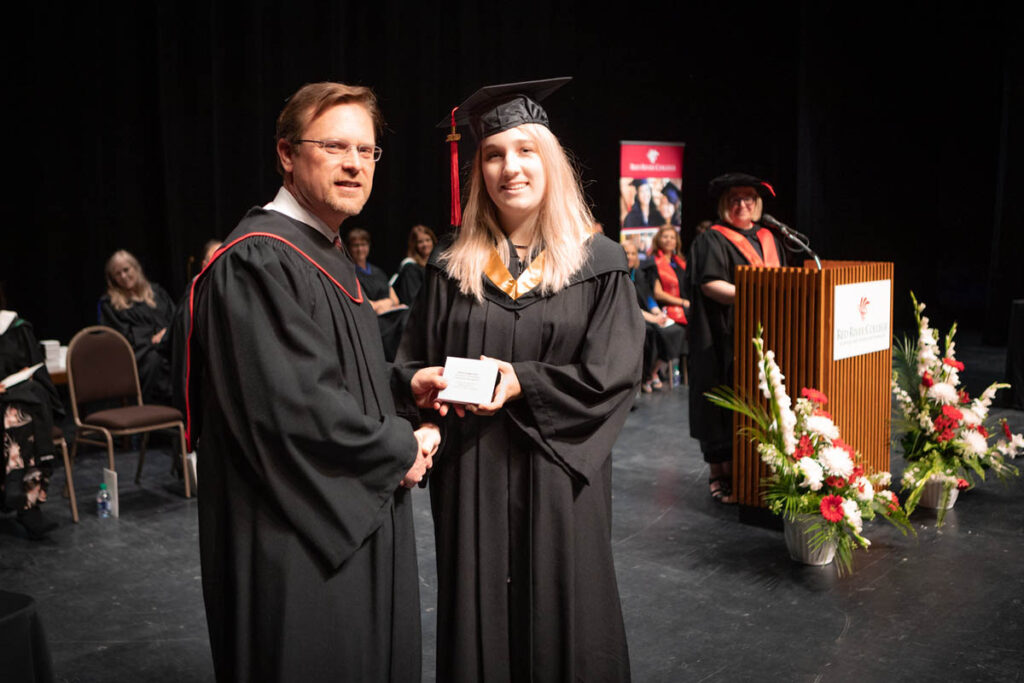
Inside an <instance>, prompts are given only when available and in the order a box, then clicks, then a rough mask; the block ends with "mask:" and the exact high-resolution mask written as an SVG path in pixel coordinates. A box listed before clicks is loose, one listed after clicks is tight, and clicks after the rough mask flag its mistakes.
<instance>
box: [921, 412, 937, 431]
mask: <svg viewBox="0 0 1024 683" xmlns="http://www.w3.org/2000/svg"><path fill="white" fill-rule="evenodd" d="M917 423H918V424H919V425H921V429H922V430H924V432H925V433H926V434H931V433H933V432H934V431H935V423H934V422H932V419H931V418H930V417H928V413H921V417H920V418H918V420H917Z"/></svg>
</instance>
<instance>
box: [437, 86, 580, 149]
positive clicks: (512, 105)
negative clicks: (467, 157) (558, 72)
mask: <svg viewBox="0 0 1024 683" xmlns="http://www.w3.org/2000/svg"><path fill="white" fill-rule="evenodd" d="M571 80H572V78H571V77H568V76H565V77H562V78H545V79H542V80H539V81H522V82H520V83H501V84H499V85H485V86H484V87H482V88H480V89H479V90H477V91H476V92H475V93H473V94H472V95H470V96H469V98H468V99H466V101H465V102H463V103H462V104H460V105H459V106H458V107H457V108H456V109H455V111H454V112H453V113H454V118H455V121H454V123H455V125H456V126H465V125H469V127H470V129H471V130H472V131H473V137H475V138H476V141H477V142H480V141H481V140H483V139H484V138H486V137H487V136H489V135H494V134H495V133H501V132H502V131H506V130H509V129H510V128H515V127H516V126H520V125H522V124H524V123H539V124H541V125H542V126H548V115H547V112H545V111H544V109H543V108H542V107H541V106H540V104H538V103H539V102H541V101H543V100H544V99H545V98H546V97H547V96H548V95H550V94H551V93H553V92H555V91H556V90H558V89H559V88H561V87H562V86H563V85H565V84H566V83H568V82H569V81H571ZM451 125H452V120H451V117H450V116H449V117H447V118H445V119H444V120H443V121H441V123H439V124H437V127H438V128H447V127H448V126H451Z"/></svg>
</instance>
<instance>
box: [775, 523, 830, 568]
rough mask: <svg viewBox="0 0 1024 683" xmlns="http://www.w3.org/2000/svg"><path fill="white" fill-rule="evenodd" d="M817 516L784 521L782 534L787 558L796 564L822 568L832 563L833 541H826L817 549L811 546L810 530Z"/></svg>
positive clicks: (812, 536)
mask: <svg viewBox="0 0 1024 683" xmlns="http://www.w3.org/2000/svg"><path fill="white" fill-rule="evenodd" d="M819 519H820V517H819V516H818V515H800V516H798V517H797V518H796V519H795V520H793V521H790V520H788V519H786V520H784V523H783V533H784V535H785V537H786V548H787V549H788V550H789V556H790V557H791V558H792V559H793V560H794V561H796V562H802V563H803V564H809V565H813V566H822V565H826V564H829V563H831V562H832V559H833V558H834V557H835V555H836V544H835V541H827V542H825V543H824V544H822V545H821V546H820V547H818V548H814V547H812V545H811V541H812V539H813V538H814V533H815V532H812V531H810V528H811V527H812V526H813V525H814V524H815V523H816V522H817V521H819Z"/></svg>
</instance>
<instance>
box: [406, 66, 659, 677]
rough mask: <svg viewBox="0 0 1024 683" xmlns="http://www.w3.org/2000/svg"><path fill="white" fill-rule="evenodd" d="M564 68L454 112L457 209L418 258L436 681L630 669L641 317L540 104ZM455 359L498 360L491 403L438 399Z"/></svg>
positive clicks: (414, 325)
mask: <svg viewBox="0 0 1024 683" xmlns="http://www.w3.org/2000/svg"><path fill="white" fill-rule="evenodd" d="M564 80H568V79H554V80H553V81H541V82H531V83H519V84H511V85H504V86H491V87H489V88H484V89H483V90H481V91H480V92H478V93H477V94H475V95H474V96H473V97H471V98H470V99H469V100H467V101H466V102H465V103H463V105H462V106H461V107H460V108H459V112H458V120H459V121H461V122H468V123H469V124H470V125H471V126H472V128H473V132H474V134H475V137H476V139H477V141H478V147H477V150H476V153H475V156H474V159H473V166H472V172H471V177H470V183H469V192H468V195H469V196H468V199H467V202H466V207H465V212H464V220H463V222H462V226H461V228H459V230H458V232H457V234H456V235H455V237H454V239H453V240H452V239H448V240H442V242H441V243H440V244H439V245H438V248H437V249H436V250H435V251H434V256H433V258H432V259H431V261H430V262H429V263H428V265H427V269H426V281H425V283H424V288H425V292H423V293H422V294H421V298H420V299H419V301H418V302H417V305H416V306H415V307H414V309H413V311H412V313H411V315H410V320H409V325H408V327H407V329H406V332H405V336H404V337H403V341H402V345H401V347H400V348H399V353H398V357H397V359H396V371H395V377H394V379H395V383H396V385H397V386H396V389H397V390H398V391H399V392H401V393H403V394H404V395H405V400H406V409H407V411H409V412H410V413H411V417H412V418H413V419H416V417H417V409H418V410H419V411H420V414H422V415H423V418H424V419H428V418H429V419H431V420H436V419H437V413H436V412H434V411H435V410H436V411H438V412H440V413H441V414H442V416H444V420H443V426H442V431H443V434H444V445H443V447H442V451H441V452H439V454H438V456H437V459H436V460H435V463H436V465H435V467H434V469H433V471H432V473H431V475H430V484H429V485H430V499H431V506H432V511H433V516H434V535H435V540H436V544H437V573H438V609H437V620H438V623H437V679H438V680H439V681H440V680H443V681H620V680H628V678H629V658H628V653H627V647H626V636H625V631H624V629H623V622H622V612H621V608H620V605H619V596H618V588H617V585H616V578H615V568H614V565H613V561H612V548H611V474H612V468H611V450H612V445H613V444H614V442H615V439H616V437H617V436H618V434H619V430H620V429H621V427H622V425H623V423H624V422H625V419H626V416H627V415H628V413H629V409H630V405H631V403H632V399H633V396H634V394H635V393H636V389H637V386H638V384H639V380H640V375H641V361H642V352H643V339H644V326H643V320H642V319H641V317H640V312H639V310H638V307H637V305H636V295H635V292H634V289H633V284H632V282H631V281H630V279H629V275H628V271H627V268H626V261H625V258H624V255H623V252H622V249H621V248H620V247H619V246H618V245H617V244H615V243H614V242H612V241H611V240H609V239H607V238H606V237H604V236H603V235H591V233H590V226H591V225H592V224H593V222H594V221H593V217H592V216H591V215H590V211H589V210H588V209H587V207H586V205H585V203H584V201H583V197H582V193H581V191H580V185H579V180H578V177H577V175H576V173H575V172H574V170H573V168H572V166H571V164H570V163H569V160H568V158H567V157H566V154H565V152H564V150H563V149H562V147H561V145H560V144H559V142H558V140H557V139H556V138H555V136H554V135H553V134H552V132H551V131H550V130H549V128H548V120H547V115H546V113H545V112H544V110H543V109H542V108H541V107H540V105H539V104H537V100H539V99H541V98H542V97H544V96H545V95H546V94H548V93H549V92H550V91H551V90H553V89H554V88H555V87H558V86H559V85H561V84H562V83H563V82H564ZM449 356H455V357H463V358H473V359H477V358H481V357H486V358H489V359H493V361H494V362H495V363H496V364H497V366H498V369H499V380H498V383H497V386H496V387H495V390H494V394H493V397H492V399H491V401H490V402H489V403H481V404H478V405H470V406H449V405H448V404H443V403H441V402H439V401H437V400H436V396H437V391H438V389H440V388H443V387H444V386H446V383H445V381H444V378H443V374H442V366H443V365H444V362H445V359H446V358H447V357H449ZM449 408H451V409H449Z"/></svg>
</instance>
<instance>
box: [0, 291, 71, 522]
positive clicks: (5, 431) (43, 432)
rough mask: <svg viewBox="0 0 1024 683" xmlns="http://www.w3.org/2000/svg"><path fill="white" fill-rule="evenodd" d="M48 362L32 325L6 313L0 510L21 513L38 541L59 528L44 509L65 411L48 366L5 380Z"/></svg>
mask: <svg viewBox="0 0 1024 683" xmlns="http://www.w3.org/2000/svg"><path fill="white" fill-rule="evenodd" d="M42 362H43V352H42V348H41V347H40V346H39V341H38V340H37V339H36V336H35V334H34V333H33V331H32V325H31V324H30V323H29V322H28V321H27V320H23V319H22V318H19V317H18V314H17V313H15V312H14V311H0V414H2V420H0V435H2V437H3V438H2V441H3V464H4V469H3V477H2V478H0V510H4V511H7V510H15V511H17V521H18V523H19V524H20V525H21V526H22V527H23V528H24V529H25V531H26V532H27V534H28V536H29V538H32V539H41V538H44V537H45V536H46V534H47V533H49V532H50V531H51V530H53V529H54V528H55V527H56V526H57V524H56V522H52V521H48V520H47V519H45V518H44V517H43V512H42V510H41V508H40V506H41V505H42V504H43V503H45V502H46V497H47V488H48V486H49V483H50V474H51V473H52V471H53V459H54V451H55V448H54V445H53V425H54V417H55V416H56V417H61V416H63V415H64V407H63V405H62V404H61V402H60V397H59V396H58V395H57V391H56V389H55V388H54V386H53V383H52V382H51V381H50V375H49V373H48V372H47V371H46V366H45V365H43V366H42V367H40V368H39V369H37V370H36V371H35V372H34V373H32V375H31V376H30V377H29V378H28V379H26V380H23V381H21V382H18V383H17V384H15V383H14V382H11V385H10V386H7V385H6V384H5V383H4V379H5V378H7V377H9V376H10V375H11V374H13V373H15V372H18V371H19V370H23V369H25V368H28V367H31V366H33V365H35V364H37V363H42Z"/></svg>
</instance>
